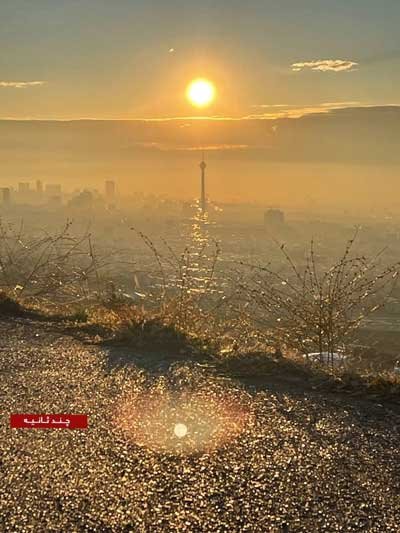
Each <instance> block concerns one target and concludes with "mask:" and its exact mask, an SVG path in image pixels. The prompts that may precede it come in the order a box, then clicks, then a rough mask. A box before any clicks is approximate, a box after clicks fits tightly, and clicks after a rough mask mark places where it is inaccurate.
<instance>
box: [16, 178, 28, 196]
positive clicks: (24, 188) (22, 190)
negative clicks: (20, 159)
mask: <svg viewBox="0 0 400 533" xmlns="http://www.w3.org/2000/svg"><path fill="white" fill-rule="evenodd" d="M29 190H30V187H29V183H27V182H22V181H21V182H20V183H18V192H19V193H20V194H24V193H27V192H29Z"/></svg>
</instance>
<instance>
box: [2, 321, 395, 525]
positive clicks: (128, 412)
mask: <svg viewBox="0 0 400 533" xmlns="http://www.w3.org/2000/svg"><path fill="white" fill-rule="evenodd" d="M107 359H108V353H107V351H106V350H102V349H101V348H100V347H97V346H94V345H89V344H83V343H82V342H81V341H78V340H76V339H74V338H72V337H70V336H68V335H62V334H60V333H57V331H55V330H54V329H52V326H51V325H46V324H44V323H38V322H30V321H27V320H13V321H2V322H0V376H1V390H0V406H1V428H0V531H1V532H3V531H5V532H8V531H10V532H18V531H24V532H25V531H34V532H35V533H36V532H42V531H43V532H49V531H57V532H58V531H60V532H68V533H69V532H74V531H96V532H97V531H98V532H108V531H109V532H114V531H115V532H122V531H126V532H128V531H132V532H153V531H154V532H173V531H179V532H239V531H243V532H245V531H248V532H288V531H304V532H319V531H321V532H322V531H327V532H334V531H346V532H347V531H371V532H377V533H378V532H379V533H383V532H386V531H392V532H399V531H400V496H399V495H400V471H399V466H400V461H399V459H400V451H399V436H400V435H399V432H400V415H399V413H398V412H396V411H395V410H393V408H392V409H391V408H389V407H388V406H379V405H376V404H375V405H374V404H372V403H368V402H361V401H358V402H357V403H351V401H350V400H348V399H346V398H340V397H337V396H336V397H335V396H329V397H324V396H323V395H321V394H314V393H312V392H310V391H307V392H304V393H300V392H298V391H297V392H296V391H292V392H290V389H287V390H283V389H282V390H279V387H276V386H275V387H272V388H269V387H268V386H266V388H265V390H263V391H258V392H255V391H250V392H249V391H247V392H246V391H244V390H243V389H241V388H240V386H239V385H238V383H236V382H233V381H232V382H231V381H229V380H220V379H218V378H216V377H215V376H213V375H212V374H210V373H208V374H207V373H206V372H205V371H204V370H197V369H196V367H190V366H189V367H185V366H184V365H183V366H182V365H179V363H178V364H177V363H176V364H175V365H174V366H173V368H172V370H170V371H169V372H168V373H167V374H166V375H165V376H156V375H150V374H149V373H148V372H146V371H145V370H139V369H138V368H137V367H134V366H133V367H131V368H115V369H114V370H112V371H110V367H109V364H108V363H109V361H108V360H107ZM134 409H135V410H134ZM13 412H14V413H18V412H25V413H29V412H31V413H35V412H36V413H44V412H47V413H68V412H69V413H87V414H88V415H89V424H90V427H89V429H88V430H12V429H10V428H9V415H10V413H13ZM174 421H175V422H179V423H185V424H186V425H187V428H188V435H187V436H185V437H183V439H178V438H177V437H175V436H174V435H173V427H172V426H171V424H172V425H173V423H174ZM171 428H172V429H171Z"/></svg>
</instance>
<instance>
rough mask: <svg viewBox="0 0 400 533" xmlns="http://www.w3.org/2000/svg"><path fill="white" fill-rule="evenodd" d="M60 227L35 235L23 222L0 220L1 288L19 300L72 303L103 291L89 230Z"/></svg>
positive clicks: (101, 261) (100, 265) (101, 262)
mask: <svg viewBox="0 0 400 533" xmlns="http://www.w3.org/2000/svg"><path fill="white" fill-rule="evenodd" d="M70 229H71V222H67V223H66V224H65V226H64V227H63V228H62V229H61V231H59V232H56V233H55V234H49V233H47V232H45V231H42V232H40V234H39V235H32V234H30V233H29V232H28V231H26V230H25V228H24V226H23V224H21V225H20V227H19V228H15V227H14V226H13V225H11V224H5V223H4V222H1V221H0V289H1V290H3V291H4V292H6V293H7V294H9V295H10V296H12V297H14V298H16V299H18V300H29V301H32V302H34V303H36V302H44V301H47V302H50V301H51V302H52V303H69V302H77V301H80V300H85V299H87V298H88V297H89V296H90V295H91V294H93V293H94V291H97V292H99V291H101V278H100V269H101V268H102V267H103V266H104V264H105V263H104V260H100V258H99V257H97V255H96V253H95V250H94V247H93V243H92V239H91V235H90V233H85V234H84V235H82V236H80V237H76V236H73V235H72V234H71V232H70Z"/></svg>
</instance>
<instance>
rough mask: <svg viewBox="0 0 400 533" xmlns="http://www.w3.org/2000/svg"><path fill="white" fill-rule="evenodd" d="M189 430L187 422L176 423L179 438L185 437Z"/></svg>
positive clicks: (175, 431) (175, 429)
mask: <svg viewBox="0 0 400 533" xmlns="http://www.w3.org/2000/svg"><path fill="white" fill-rule="evenodd" d="M187 432H188V429H187V427H186V426H185V424H175V427H174V433H175V435H176V436H177V437H178V439H183V437H186V435H187Z"/></svg>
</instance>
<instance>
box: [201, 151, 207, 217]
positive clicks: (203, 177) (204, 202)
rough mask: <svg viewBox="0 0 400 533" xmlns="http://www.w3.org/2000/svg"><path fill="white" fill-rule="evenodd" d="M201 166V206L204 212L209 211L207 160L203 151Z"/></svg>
mask: <svg viewBox="0 0 400 533" xmlns="http://www.w3.org/2000/svg"><path fill="white" fill-rule="evenodd" d="M200 168H201V197H200V207H201V211H202V213H205V212H206V211H207V200H206V168H207V165H206V162H205V161H204V152H203V160H202V162H201V163H200Z"/></svg>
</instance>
